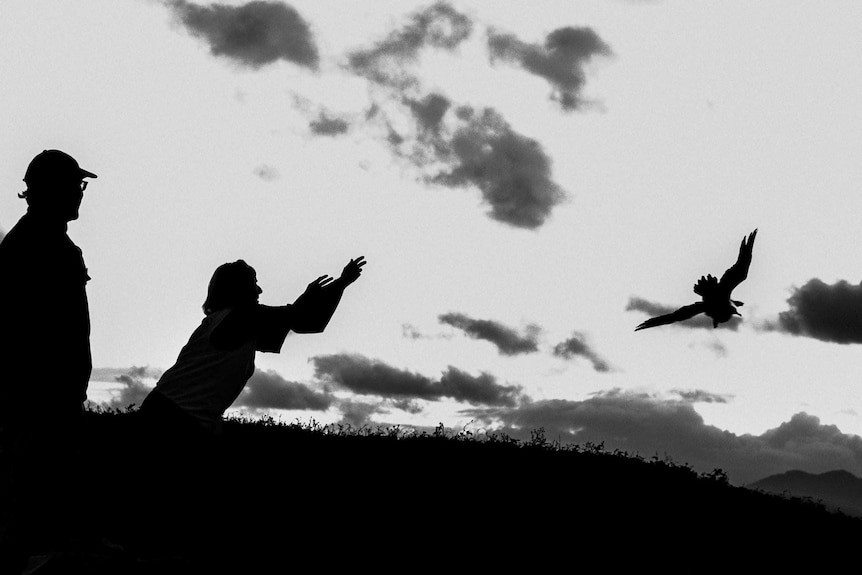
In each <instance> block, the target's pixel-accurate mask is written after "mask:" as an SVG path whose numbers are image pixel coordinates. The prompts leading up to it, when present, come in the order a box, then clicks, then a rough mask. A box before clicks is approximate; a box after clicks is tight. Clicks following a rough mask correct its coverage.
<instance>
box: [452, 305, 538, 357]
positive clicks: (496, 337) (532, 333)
mask: <svg viewBox="0 0 862 575" xmlns="http://www.w3.org/2000/svg"><path fill="white" fill-rule="evenodd" d="M437 319H438V320H439V321H440V323H443V324H447V325H451V326H452V327H454V328H457V329H460V330H462V331H463V332H464V333H466V334H467V335H468V336H470V337H472V338H473V339H482V340H485V341H489V342H491V343H493V344H494V345H495V346H497V349H498V350H499V352H500V353H501V354H503V355H518V354H522V353H533V352H536V351H538V350H539V347H538V342H537V336H538V332H539V328H538V327H536V326H530V327H528V328H527V333H525V334H523V335H522V334H520V333H518V332H517V331H516V330H515V329H513V328H511V327H508V326H505V325H503V324H501V323H499V322H496V321H493V320H488V319H473V318H471V317H469V316H466V315H464V314H462V313H445V314H442V315H440V316H438V318H437Z"/></svg>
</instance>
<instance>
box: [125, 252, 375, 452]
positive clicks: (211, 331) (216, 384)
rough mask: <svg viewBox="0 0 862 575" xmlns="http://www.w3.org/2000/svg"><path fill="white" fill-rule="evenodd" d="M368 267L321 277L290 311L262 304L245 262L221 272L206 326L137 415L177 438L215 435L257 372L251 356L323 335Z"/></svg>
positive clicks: (356, 264)
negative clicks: (291, 335)
mask: <svg viewBox="0 0 862 575" xmlns="http://www.w3.org/2000/svg"><path fill="white" fill-rule="evenodd" d="M365 263H366V262H365V259H364V257H361V256H360V257H358V258H356V259H354V260H350V262H349V263H348V264H347V265H346V266H345V267H344V270H343V272H342V274H341V277H339V278H338V279H334V278H332V277H330V276H325V275H324V276H320V277H319V278H317V279H316V280H314V281H313V282H311V283H310V284H308V287H307V289H306V290H305V292H304V293H303V294H302V295H300V296H299V298H297V300H296V301H294V302H293V304H291V305H284V306H275V307H274V306H267V305H263V304H261V303H259V297H260V294H261V293H263V290H262V289H261V288H260V286H258V284H257V274H256V272H255V270H254V268H252V267H251V266H249V265H248V264H247V263H245V262H244V261H243V260H237V261H235V262H232V263H226V264H223V265H221V266H219V267H218V269H216V271H215V273H214V274H213V276H212V279H211V280H210V283H209V289H208V293H207V299H206V301H205V302H204V305H203V311H204V314H205V317H204V319H203V321H202V322H201V324H200V326H198V328H197V329H196V330H195V331H194V333H192V335H191V338H190V339H189V341H188V343H187V344H186V346H185V347H183V349H182V351H180V354H179V357H178V358H177V361H176V363H175V364H174V365H173V367H171V368H170V369H168V370H167V371H166V372H165V373H164V374H163V375H162V377H161V378H160V379H159V381H158V383H157V384H156V387H155V389H153V390H152V391H151V392H150V393H149V395H147V397H146V399H145V400H144V402H143V404H142V405H141V409H140V412H141V414H143V415H144V416H145V417H146V418H147V419H148V420H149V421H151V422H154V423H155V424H156V425H157V426H162V427H165V426H166V425H167V426H173V427H174V428H175V429H174V430H173V431H174V432H179V433H182V432H183V431H186V432H187V433H188V434H191V435H192V436H194V435H196V434H202V433H208V434H215V435H217V434H219V433H220V430H221V423H222V415H223V414H224V412H225V410H226V409H227V408H228V407H230V405H231V404H232V403H233V402H234V400H235V399H236V398H237V397H238V396H239V394H240V392H242V390H243V388H244V387H245V384H246V382H247V381H248V379H249V378H250V377H251V376H252V374H253V373H254V359H255V353H256V352H258V351H263V352H270V353H278V352H280V351H281V347H282V345H283V344H284V340H285V338H286V337H287V334H288V332H290V331H293V332H296V333H303V334H305V333H320V332H322V331H323V330H324V329H325V328H326V326H327V324H328V323H329V320H330V319H331V318H332V315H333V313H334V312H335V308H336V307H337V306H338V304H339V302H340V301H341V296H342V294H343V293H344V289H345V288H346V287H347V286H349V285H350V284H352V283H353V282H355V281H356V280H357V279H359V276H360V274H361V273H362V267H363V266H364V265H365ZM172 437H173V438H174V439H177V436H176V434H174V435H173V436H172Z"/></svg>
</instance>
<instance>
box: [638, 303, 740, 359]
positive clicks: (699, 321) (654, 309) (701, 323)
mask: <svg viewBox="0 0 862 575" xmlns="http://www.w3.org/2000/svg"><path fill="white" fill-rule="evenodd" d="M696 298H697V296H694V297H693V298H692V301H690V302H685V304H681V305H678V306H669V305H665V304H660V303H655V302H651V301H648V300H645V299H643V298H640V297H635V296H632V297H630V298H629V303H628V304H627V305H626V309H625V311H640V312H644V313H645V314H647V315H649V316H650V317H655V316H659V315H665V314H668V313H673V312H674V311H676V310H677V309H679V308H680V307H682V305H688V304H690V303H694V302H695V301H697V299H696ZM739 323H740V322H739V318H737V317H732V318H731V319H730V321H728V322H726V323H723V324H721V327H722V329H732V330H738V329H739ZM669 325H670V326H676V327H684V328H689V329H710V330H712V329H714V328H713V327H712V320H711V319H709V317H707V316H705V315H703V314H700V315H697V316H695V317H693V318H691V319H687V320H685V321H680V322H676V323H672V324H669ZM716 351H718V350H716Z"/></svg>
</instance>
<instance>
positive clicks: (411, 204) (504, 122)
mask: <svg viewBox="0 0 862 575" xmlns="http://www.w3.org/2000/svg"><path fill="white" fill-rule="evenodd" d="M860 36H862V5H860V4H859V3H858V2H852V1H840V0H837V1H835V2H830V3H828V5H826V4H824V3H820V2H813V1H799V0H780V1H779V0H763V1H760V2H746V1H741V0H739V1H733V0H722V1H706V0H705V1H703V2H696V3H694V2H684V1H669V0H668V1H661V0H655V1H648V0H641V1H635V0H629V1H626V0H602V1H598V0H596V1H578V0H565V1H560V2H556V1H551V0H544V1H542V2H527V1H516V0H507V1H506V2H490V1H487V0H473V1H463V2H455V1H452V2H438V3H434V2H413V1H397V2H396V1H384V0H374V1H371V0H368V1H364V0H363V1H358V2H342V1H334V0H328V1H327V0H314V1H312V0H308V1H304V0H303V1H292V2H290V3H282V2H269V1H255V2H241V1H231V2H224V3H220V4H198V3H193V2H187V1H181V0H175V1H156V0H121V1H118V0H81V1H79V2H75V3H70V2H64V1H62V0H37V1H33V0H4V2H3V3H2V4H0V53H2V54H3V56H2V58H0V83H2V86H3V88H2V90H0V120H2V121H0V125H2V126H3V127H4V129H3V132H2V136H0V158H2V160H0V187H2V189H3V190H4V192H3V193H2V194H0V233H2V231H8V230H9V229H10V228H11V227H12V226H13V225H14V224H15V223H16V221H17V220H18V218H19V217H20V216H21V215H22V214H23V213H24V210H25V207H26V206H25V204H24V202H23V200H20V199H19V198H18V197H17V195H16V194H17V193H18V192H20V191H22V190H23V182H22V181H21V178H22V177H23V174H24V171H25V170H26V167H27V164H28V163H29V161H30V160H31V159H32V157H33V156H35V155H36V154H37V153H39V152H41V151H42V150H43V149H48V148H56V149H61V150H64V151H66V152H68V153H70V154H72V155H73V156H74V157H75V158H76V159H77V160H78V161H79V163H80V164H81V166H82V167H84V168H85V169H87V170H90V171H92V172H94V173H96V174H98V179H96V180H94V181H92V182H91V184H90V186H89V187H88V188H87V191H86V193H85V198H84V203H83V205H82V208H81V216H80V218H79V219H78V220H77V221H74V222H72V223H71V224H70V226H69V234H70V236H71V237H72V239H73V240H74V241H75V242H76V243H77V244H78V245H79V246H80V247H81V248H82V250H83V253H84V258H85V261H86V264H87V267H88V270H89V275H90V276H91V277H92V280H91V281H90V283H89V284H88V288H87V289H88V295H89V300H90V308H91V322H92V350H93V361H94V370H93V376H92V380H91V383H90V389H89V392H88V394H89V399H90V400H91V401H92V402H93V403H95V404H105V405H110V406H113V407H125V406H127V405H129V404H132V403H134V404H137V405H139V404H140V402H141V401H142V399H143V397H145V395H146V393H147V392H148V391H149V389H151V388H152V386H153V385H154V384H155V382H156V381H157V379H158V377H159V375H160V374H161V373H162V372H163V371H164V370H165V369H167V368H168V367H170V366H171V365H172V364H173V362H174V361H175V359H176V357H177V354H178V353H179V350H180V349H181V348H182V346H183V345H184V344H185V343H186V341H187V340H188V337H189V335H190V334H191V332H192V331H193V330H194V328H195V327H196V326H197V325H198V324H199V323H200V321H201V319H202V317H203V314H202V311H201V304H202V303H203V300H204V297H205V294H206V287H207V283H208V281H209V278H210V276H211V275H212V272H213V271H214V270H215V268H216V267H217V266H218V265H220V264H222V263H225V262H228V261H233V260H236V259H240V258H241V259H244V260H245V261H247V262H248V263H249V264H250V265H252V266H253V267H254V268H255V269H256V270H257V275H258V280H259V283H260V285H261V287H262V288H263V294H262V296H261V301H262V302H263V303H266V304H270V305H281V304H286V303H290V302H292V301H293V300H294V299H295V298H296V297H297V296H298V295H299V294H300V293H301V292H302V291H303V290H304V288H305V286H306V284H308V283H309V282H310V281H312V280H313V279H315V278H317V277H318V276H320V275H322V274H330V275H338V274H339V273H340V271H341V268H342V267H343V266H344V265H345V264H346V263H347V262H348V261H349V259H350V258H353V257H357V256H360V255H362V256H365V257H366V259H367V261H368V264H367V266H366V267H365V268H364V273H363V275H362V277H361V279H360V280H359V281H358V282H357V283H355V284H353V285H352V286H350V287H349V288H348V290H347V292H346V293H345V296H344V298H343V300H342V302H341V305H340V307H339V309H338V310H337V312H336V314H335V317H334V318H333V320H332V321H331V323H330V324H329V326H328V328H327V329H326V331H325V332H324V333H322V334H315V335H297V334H292V335H290V336H289V337H288V339H287V341H286V343H285V345H284V347H283V349H282V351H281V353H279V354H265V353H259V354H258V356H257V360H256V365H257V371H256V372H255V374H254V376H253V377H252V378H251V380H250V381H249V383H248V385H247V386H246V389H245V390H244V392H243V393H242V394H241V395H240V397H239V398H238V400H237V402H236V403H235V404H234V406H233V407H232V408H231V410H229V413H230V414H244V415H248V416H251V417H258V416H262V415H271V416H273V417H276V418H279V419H283V420H285V421H288V422H290V421H295V420H297V419H298V420H300V421H311V420H314V421H316V422H319V423H349V424H351V425H355V426H361V425H369V426H372V427H375V426H389V425H401V426H405V427H409V426H416V427H417V428H420V429H425V428H431V427H434V426H436V425H437V424H438V423H442V424H444V426H445V427H446V428H447V429H451V430H454V431H462V430H463V431H469V432H471V433H474V434H478V435H481V434H482V433H489V432H493V431H503V432H506V433H509V434H511V435H513V436H515V437H519V438H529V437H530V436H531V433H532V430H535V429H539V428H541V429H542V430H543V432H544V434H545V436H546V437H547V438H548V439H550V440H557V441H561V442H563V443H583V442H585V441H592V442H594V443H600V442H604V444H605V447H606V448H609V449H623V450H626V451H629V452H636V453H639V454H641V455H642V456H645V457H651V456H659V457H670V458H672V459H673V460H674V461H677V462H686V463H689V464H690V465H692V466H693V467H694V468H695V469H697V470H699V471H711V470H712V469H713V468H716V467H718V468H722V469H724V470H725V471H727V472H728V473H729V475H730V478H731V481H732V482H734V483H745V482H751V481H755V480H757V479H760V478H762V477H764V476H766V475H769V474H773V473H780V472H783V471H787V470H789V469H802V470H805V471H809V472H823V471H827V470H832V469H846V470H848V471H850V472H852V473H855V474H857V475H862V437H860V435H862V398H861V397H860V393H859V377H860V374H862V346H860V344H862V284H860V279H862V273H860V268H862V260H860V255H859V253H858V246H859V245H860V241H862V231H860V230H862V228H860V226H859V225H858V221H857V219H856V217H855V215H854V214H859V213H862V194H860V193H859V191H860V189H862V164H860V162H859V161H858V158H857V154H858V151H859V150H860V149H862V112H860V108H859V106H858V96H859V94H860V93H862V52H860V51H859V50H858V38H859V37H860ZM754 229H757V230H758V235H757V240H756V243H755V246H754V250H753V261H752V264H751V269H750V271H749V275H748V279H746V281H745V282H744V283H742V284H741V285H740V286H739V287H738V288H737V289H736V290H735V291H734V298H735V299H741V300H742V301H744V302H745V305H744V307H742V308H741V310H740V311H741V312H742V315H743V317H742V318H741V319H738V320H734V321H732V322H729V323H728V324H723V325H722V326H720V327H719V328H718V329H713V328H712V326H711V324H710V323H708V322H703V321H699V320H697V319H695V320H691V321H688V322H684V323H681V324H675V325H669V326H661V327H657V328H653V329H649V330H643V331H638V332H635V331H634V328H635V326H637V325H638V324H639V323H640V322H641V321H643V320H645V319H647V318H648V317H650V316H651V315H653V314H657V313H664V312H666V311H668V310H673V309H676V308H677V307H680V306H682V305H687V304H690V303H693V302H694V301H696V300H697V299H698V298H697V296H696V295H695V294H694V293H693V292H692V285H693V284H694V282H695V281H696V280H697V279H698V278H699V277H701V276H702V275H705V274H713V275H716V276H720V274H722V273H723V272H724V270H725V269H727V268H728V267H729V266H730V265H731V264H733V263H734V261H735V260H736V257H737V253H738V249H739V244H740V241H741V240H742V238H744V237H746V236H747V235H748V234H749V233H750V232H752V231H753V230H754ZM45 355H46V358H45V359H46V361H50V350H46V352H45ZM34 372H35V373H38V366H34ZM27 407H28V408H30V409H34V410H35V409H38V406H27Z"/></svg>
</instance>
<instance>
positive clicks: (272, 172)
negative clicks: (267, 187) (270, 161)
mask: <svg viewBox="0 0 862 575" xmlns="http://www.w3.org/2000/svg"><path fill="white" fill-rule="evenodd" d="M253 173H254V175H255V176H257V177H258V178H260V179H261V180H263V181H264V182H274V181H275V180H278V179H279V178H281V174H279V173H278V170H276V169H275V168H273V167H272V166H268V165H266V164H261V165H259V166H258V167H256V168H255V169H254V171H253Z"/></svg>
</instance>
